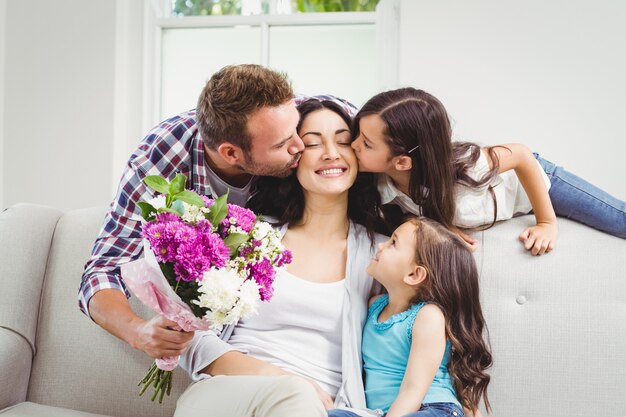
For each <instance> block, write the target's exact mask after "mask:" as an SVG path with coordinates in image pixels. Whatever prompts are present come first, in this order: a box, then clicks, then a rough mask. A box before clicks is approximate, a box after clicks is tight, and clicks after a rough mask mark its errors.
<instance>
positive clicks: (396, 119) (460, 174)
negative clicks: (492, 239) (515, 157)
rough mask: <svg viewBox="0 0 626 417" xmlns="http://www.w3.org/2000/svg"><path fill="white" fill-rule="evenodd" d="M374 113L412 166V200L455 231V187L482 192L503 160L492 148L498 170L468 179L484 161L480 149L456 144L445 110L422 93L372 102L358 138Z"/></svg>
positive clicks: (393, 94) (403, 92)
mask: <svg viewBox="0 0 626 417" xmlns="http://www.w3.org/2000/svg"><path fill="white" fill-rule="evenodd" d="M372 114H377V115H379V116H380V117H381V119H383V121H384V122H385V125H386V129H385V132H384V133H385V140H386V143H387V145H388V146H389V148H390V150H391V155H392V156H398V155H407V156H410V157H411V159H412V161H413V168H412V169H411V174H410V179H409V197H411V200H413V201H414V202H415V203H416V204H417V205H419V206H420V207H421V209H422V215H424V216H426V217H429V218H431V219H434V220H436V221H438V222H439V223H441V224H443V225H444V226H446V227H448V228H451V227H453V226H454V215H455V211H456V204H455V200H454V195H455V193H454V188H455V186H456V185H457V184H462V185H466V186H469V187H480V186H483V185H485V184H488V183H489V182H490V181H491V180H492V179H493V178H494V177H495V176H496V175H497V174H498V158H497V156H496V155H495V152H493V151H492V149H490V150H489V153H490V156H491V157H492V160H493V161H494V164H493V168H492V169H491V170H489V171H488V172H487V173H486V174H485V176H484V177H483V178H481V179H480V180H479V181H475V180H474V179H472V178H471V177H470V176H468V175H467V169H468V168H470V167H472V166H473V165H474V164H475V163H476V161H477V160H478V157H479V156H480V146H478V145H476V144H474V143H469V142H457V143H453V142H452V127H451V126H450V120H449V118H448V113H447V112H446V109H445V108H444V106H443V104H441V102H440V101H439V100H437V98H435V97H434V96H432V95H430V94H428V93H427V92H425V91H423V90H416V89H415V88H410V87H408V88H400V89H397V90H391V91H386V92H383V93H380V94H377V95H375V96H374V97H372V98H371V99H369V100H368V101H367V103H365V105H364V106H363V107H362V108H361V110H360V111H359V112H358V113H357V115H356V116H355V118H354V121H353V136H354V137H355V138H356V137H357V136H358V135H359V121H360V120H361V118H363V117H365V116H369V115H372ZM494 203H495V200H494ZM494 221H495V220H494Z"/></svg>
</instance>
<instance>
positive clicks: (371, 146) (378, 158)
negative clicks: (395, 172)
mask: <svg viewBox="0 0 626 417" xmlns="http://www.w3.org/2000/svg"><path fill="white" fill-rule="evenodd" d="M386 128H387V125H386V124H385V122H384V121H383V119H382V118H381V117H380V116H379V115H377V114H370V115H368V116H365V117H362V118H361V119H360V120H359V136H358V137H357V138H356V139H355V140H354V142H352V149H354V152H355V153H356V157H357V159H358V160H359V170H360V171H362V172H389V171H390V170H391V169H392V168H393V164H392V161H391V159H392V155H391V150H390V149H389V145H387V142H386V141H385V129H386Z"/></svg>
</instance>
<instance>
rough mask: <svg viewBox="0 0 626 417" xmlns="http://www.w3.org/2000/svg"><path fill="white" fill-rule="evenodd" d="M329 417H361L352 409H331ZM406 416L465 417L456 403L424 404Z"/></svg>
mask: <svg viewBox="0 0 626 417" xmlns="http://www.w3.org/2000/svg"><path fill="white" fill-rule="evenodd" d="M328 417H359V416H358V415H357V414H354V413H353V412H351V411H346V410H330V411H328ZM404 417H465V414H463V410H462V409H461V408H460V407H459V406H458V405H456V404H454V403H429V404H422V406H421V407H420V409H419V410H418V411H415V412H413V413H409V414H406V415H405V416H404Z"/></svg>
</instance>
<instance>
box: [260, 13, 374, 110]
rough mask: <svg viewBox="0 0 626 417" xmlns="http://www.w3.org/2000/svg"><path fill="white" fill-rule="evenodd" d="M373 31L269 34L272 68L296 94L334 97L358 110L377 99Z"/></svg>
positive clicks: (302, 29)
mask: <svg viewBox="0 0 626 417" xmlns="http://www.w3.org/2000/svg"><path fill="white" fill-rule="evenodd" d="M375 31H376V29H375V25H373V24H363V25H324V26H279V27H272V28H270V48H269V50H270V62H269V64H270V67H272V68H274V69H278V70H281V71H285V72H287V74H288V75H289V78H290V79H291V81H292V82H293V86H294V90H295V91H296V92H298V93H302V94H308V95H315V94H332V95H335V96H338V97H342V98H345V99H347V100H350V101H351V102H352V103H353V104H354V105H356V106H360V105H361V104H363V103H364V102H365V100H367V99H368V98H370V97H371V96H373V95H374V94H375V93H376V86H377V78H376V62H375V46H376V33H375Z"/></svg>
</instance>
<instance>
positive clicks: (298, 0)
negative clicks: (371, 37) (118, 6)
mask: <svg viewBox="0 0 626 417" xmlns="http://www.w3.org/2000/svg"><path fill="white" fill-rule="evenodd" d="M378 1H379V0H247V1H246V0H221V1H219V0H173V1H172V16H177V17H183V16H209V15H210V16H221V15H244V16H246V15H251V14H292V13H323V12H373V11H375V10H376V5H377V4H378Z"/></svg>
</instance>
